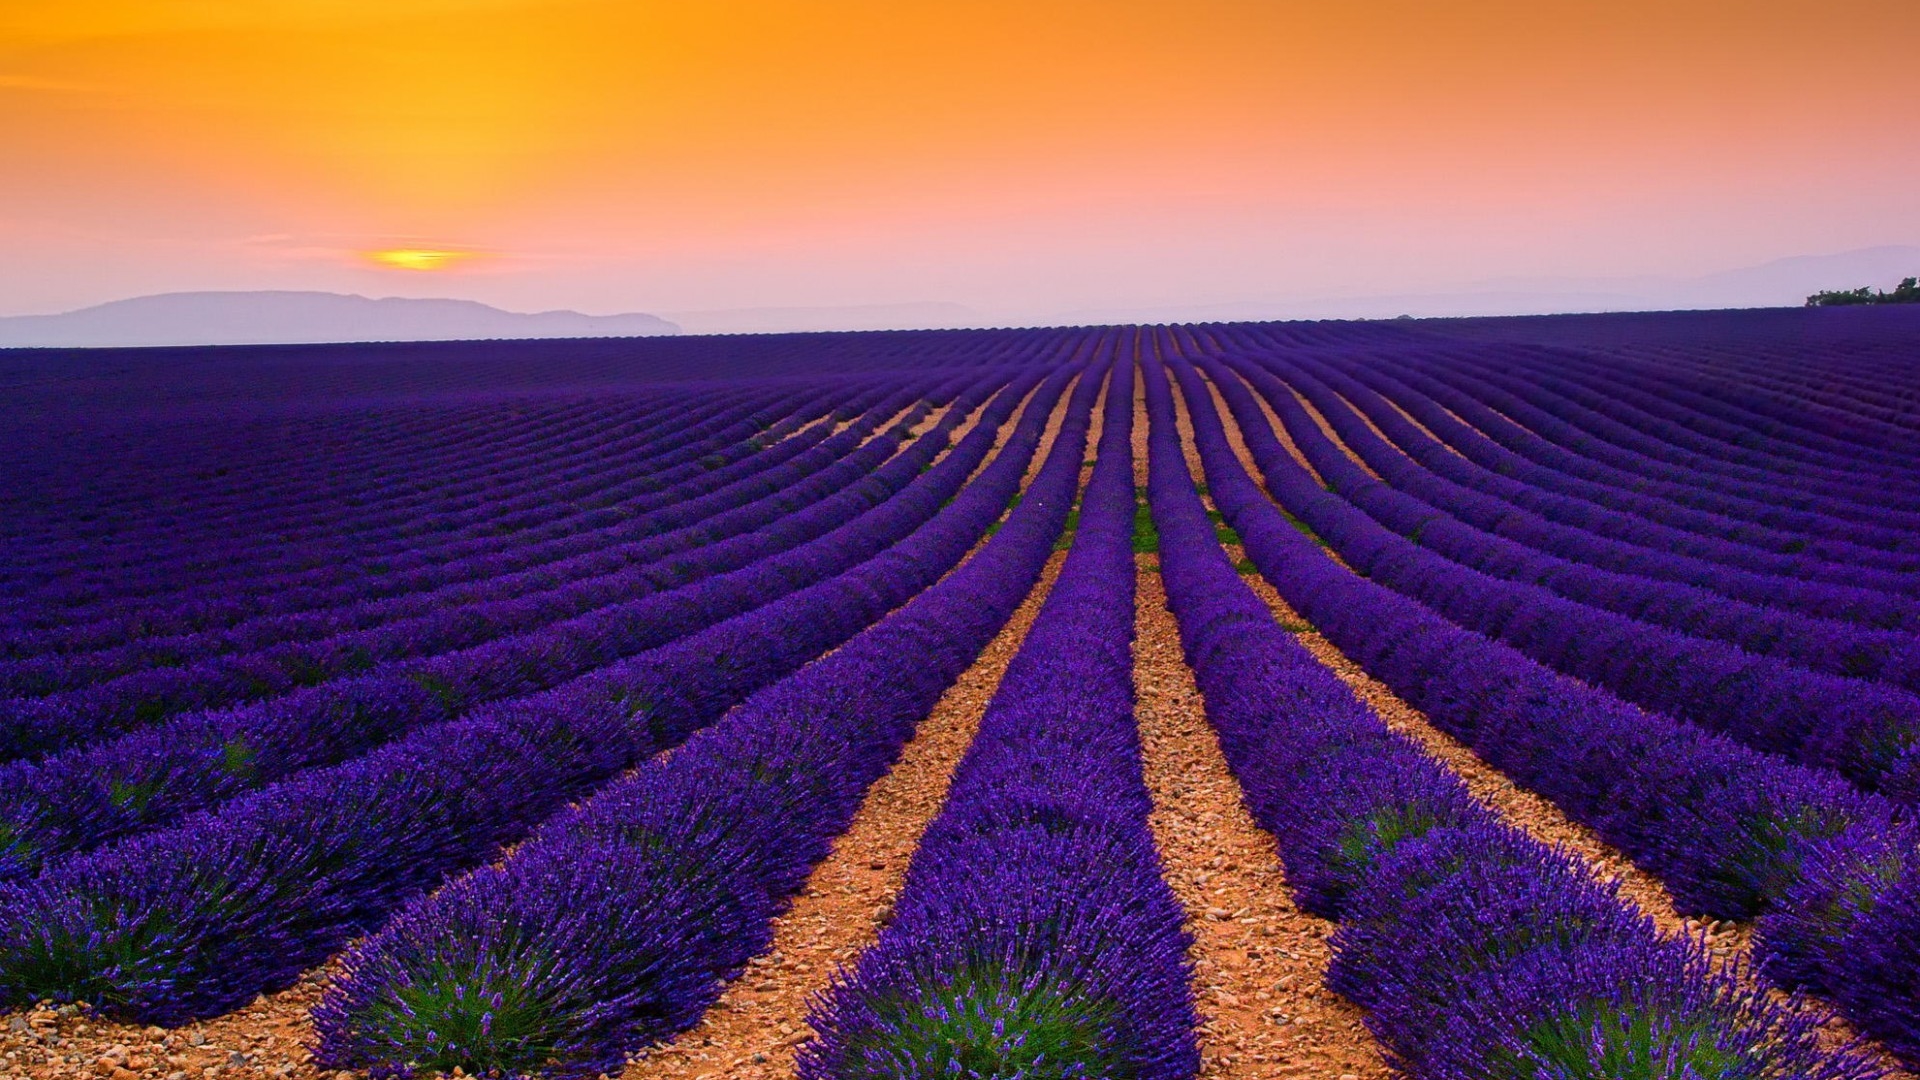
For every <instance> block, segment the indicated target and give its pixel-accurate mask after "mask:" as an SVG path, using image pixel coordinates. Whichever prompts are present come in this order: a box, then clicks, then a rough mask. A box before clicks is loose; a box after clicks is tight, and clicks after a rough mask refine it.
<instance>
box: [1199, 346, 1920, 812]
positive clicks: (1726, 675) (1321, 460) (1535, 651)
mask: <svg viewBox="0 0 1920 1080" xmlns="http://www.w3.org/2000/svg"><path fill="white" fill-rule="evenodd" d="M1215 370H1219V369H1218V368H1216V369H1215ZM1283 370H1286V371H1287V377H1288V380H1289V381H1288V383H1287V384H1286V385H1285V386H1282V385H1281V384H1280V383H1279V382H1278V381H1277V380H1274V379H1272V378H1271V377H1268V378H1264V379H1263V378H1262V377H1261V374H1260V372H1258V371H1257V370H1256V371H1255V372H1254V373H1253V379H1254V382H1255V384H1256V385H1257V386H1259V387H1260V388H1261V389H1263V390H1264V391H1265V395H1264V396H1265V398H1266V400H1267V402H1268V404H1269V405H1271V406H1272V407H1273V408H1274V409H1275V410H1276V412H1277V413H1278V414H1279V415H1280V417H1281V419H1282V421H1283V423H1284V424H1285V426H1286V428H1287V431H1288V433H1289V434H1290V435H1291V436H1292V438H1293V441H1294V444H1295V445H1296V446H1298V447H1300V448H1301V450H1302V452H1303V453H1304V454H1305V455H1306V457H1307V459H1308V460H1309V462H1311V463H1312V464H1313V466H1314V467H1315V469H1316V470H1317V471H1318V474H1319V476H1318V480H1317V481H1316V478H1315V477H1313V476H1311V475H1309V474H1308V473H1307V471H1306V469H1305V468H1303V467H1302V466H1300V465H1299V464H1297V463H1296V462H1294V460H1293V459H1292V458H1291V457H1290V456H1289V455H1287V454H1285V453H1280V452H1277V451H1269V452H1268V453H1266V454H1264V455H1263V457H1262V458H1261V460H1260V465H1261V469H1262V472H1263V473H1264V474H1265V476H1266V480H1267V485H1268V487H1269V489H1270V490H1272V491H1273V493H1274V496H1275V498H1277V499H1278V500H1279V501H1280V502H1281V504H1282V505H1283V506H1285V507H1286V508H1287V509H1288V511H1289V512H1291V513H1293V514H1295V515H1296V516H1298V517H1299V518H1300V519H1301V520H1302V521H1304V522H1306V523H1307V524H1308V525H1309V526H1311V527H1312V528H1313V529H1314V530H1315V531H1316V532H1317V533H1318V534H1319V535H1320V536H1321V537H1322V538H1323V539H1325V540H1326V541H1327V542H1328V543H1329V544H1330V545H1331V546H1332V547H1333V549H1334V550H1335V551H1336V552H1337V553H1339V555H1340V556H1341V557H1342V558H1343V559H1345V560H1346V561H1347V563H1348V564H1349V565H1351V566H1352V567H1353V568H1354V569H1355V570H1357V571H1358V572H1360V573H1362V574H1365V575H1367V576H1368V577H1370V578H1372V579H1374V580H1376V581H1379V582H1380V583H1381V584H1384V585H1387V586H1389V587H1390V588H1393V589H1395V590H1396V591H1398V592H1401V593H1403V594H1404V595H1407V596H1410V597H1412V598H1414V599H1417V600H1419V601H1421V602H1422V603H1424V604H1426V605H1427V606H1428V607H1430V608H1432V609H1434V610H1435V611H1438V612H1439V613H1441V614H1443V615H1445V616H1447V617H1448V618H1449V619H1451V620H1453V621H1454V622H1455V623H1458V624H1459V625H1461V626H1464V627H1467V628H1469V629H1472V630H1476V631H1479V632H1480V633H1483V634H1485V635H1487V636H1488V637H1491V638H1494V639H1496V640H1500V641H1503V642H1506V643H1508V644H1510V645H1513V646H1514V647H1515V648H1517V649H1519V650H1521V651H1522V652H1524V653H1526V654H1527V655H1529V656H1531V657H1533V658H1534V659H1536V660H1538V661H1540V662H1541V663H1544V664H1546V665H1548V666H1549V667H1552V668H1554V669H1556V670H1558V671H1561V672H1564V673H1566V674H1569V675H1572V676H1574V677H1576V678H1580V679H1583V680H1585V681H1587V682H1589V683H1592V684H1594V685H1596V686H1602V687H1605V688H1607V689H1608V690H1611V691H1613V692H1614V693H1616V694H1619V695H1620V696H1621V697H1623V698H1625V699H1627V700H1629V701H1633V702H1635V703H1637V704H1640V705H1643V706H1645V707H1647V708H1649V709H1654V710H1658V711H1660V712H1663V713H1666V714H1667V715H1670V716H1674V717H1676V718H1679V719H1683V720H1687V721H1689V722H1692V723H1697V724H1700V725H1701V726H1704V727H1708V728H1711V729H1713V730H1716V731H1722V732H1725V733H1727V734H1728V735H1730V736H1732V737H1733V738H1736V739H1738V740H1740V741H1742V742H1744V743H1747V744H1749V745H1752V746H1754V747H1756V748H1758V749H1762V750H1767V751H1771V752H1776V753H1780V754H1783V755H1785V756H1789V757H1791V758H1793V759H1794V760H1798V761H1803V762H1806V763H1808V764H1816V765H1821V766H1824V767H1827V768H1832V769H1835V770H1836V771H1840V772H1842V773H1844V774H1845V775H1847V776H1849V777H1851V778H1853V779H1855V780H1856V781H1857V782H1859V783H1860V784H1861V785H1862V786H1863V787H1866V788H1868V789H1870V790H1886V791H1887V792H1888V793H1889V794H1891V795H1893V796H1895V797H1898V798H1902V799H1909V800H1910V799H1913V798H1916V797H1920V775H1916V773H1915V769H1916V766H1920V757H1915V756H1914V755H1911V754H1908V753H1903V752H1902V751H1903V749H1904V748H1906V747H1908V746H1910V745H1911V744H1912V743H1913V741H1914V739H1915V737H1916V736H1920V697H1915V696H1914V695H1913V693H1912V692H1911V691H1910V690H1908V689H1906V687H1905V686H1904V685H1898V686H1880V685H1874V684H1873V683H1870V682H1862V681H1860V680H1857V679H1851V678H1848V677H1846V676H1845V675H1844V674H1841V672H1842V671H1844V670H1845V666H1844V665H1843V664H1841V663H1840V661H1842V660H1844V659H1846V658H1847V657H1848V656H1849V655H1850V654H1849V653H1848V652H1847V651H1846V649H1845V646H1847V645H1848V644H1849V641H1848V639H1847V638H1845V637H1842V638H1840V639H1839V640H1837V641H1836V640H1831V639H1827V638H1822V637H1821V636H1819V635H1818V633H1817V632H1815V633H1814V634H1813V635H1812V637H1811V641H1810V642H1809V643H1808V645H1807V646H1806V648H1804V649H1801V650H1798V653H1797V654H1796V650H1795V649H1794V648H1793V643H1792V641H1791V640H1788V641H1782V642H1780V644H1781V645H1782V646H1783V647H1782V649H1781V650H1780V651H1781V653H1783V654H1784V657H1769V656H1757V655H1754V654H1753V653H1750V652H1747V651H1744V650H1742V649H1741V648H1739V647H1737V646H1735V645H1733V644H1730V643H1726V642H1724V641H1717V640H1712V639H1711V638H1710V637H1708V636H1707V631H1706V630H1705V629H1704V628H1702V627H1700V626H1699V625H1697V624H1699V623H1707V624H1708V626H1711V625H1712V623H1713V622H1714V621H1716V615H1717V621H1719V622H1721V623H1723V624H1724V623H1726V622H1729V621H1739V620H1740V617H1741V615H1742V614H1744V613H1743V612H1742V611H1740V610H1738V609H1736V610H1733V611H1721V612H1717V613H1715V612H1713V611H1712V610H1711V609H1712V606H1713V604H1714V601H1715V599H1716V598H1715V597H1714V596H1713V595H1712V594H1711V593H1707V592H1705V591H1704V590H1698V589H1692V590H1685V591H1683V590H1682V589H1681V588H1679V587H1676V586H1673V585H1669V584H1667V583H1658V582H1651V581H1647V580H1645V579H1639V578H1635V577H1632V576H1628V575H1614V574H1605V575H1603V574H1597V573H1586V572H1583V571H1582V570H1581V568H1579V567H1577V566H1574V565H1572V564H1570V563H1566V562H1561V561H1557V560H1553V561H1550V560H1549V559H1548V557H1546V556H1544V554H1543V553H1539V552H1537V551H1535V550H1534V549H1530V548H1526V547H1525V546H1524V545H1520V544H1517V543H1514V542H1511V541H1505V540H1502V539H1499V538H1489V537H1483V536H1481V535H1478V534H1476V533H1474V532H1473V531H1471V530H1466V529H1459V530H1453V531H1449V530H1447V529H1446V528H1445V527H1444V520H1445V515H1444V514H1443V513H1442V512H1441V511H1439V510H1437V509H1436V508H1435V507H1433V506H1432V505H1431V504H1427V503H1422V502H1419V501H1418V500H1415V499H1412V498H1411V497H1407V496H1401V495H1399V494H1398V493H1397V492H1395V491H1394V490H1393V489H1391V488H1389V487H1387V486H1386V485H1385V484H1382V483H1381V482H1380V481H1377V480H1375V479H1374V478H1373V477H1372V476H1371V475H1370V474H1368V473H1367V472H1365V471H1364V470H1362V469H1361V468H1360V467H1359V466H1358V465H1356V464H1355V463H1354V462H1353V461H1351V460H1349V459H1348V458H1347V456H1346V454H1345V453H1343V452H1342V450H1341V449H1340V448H1338V447H1336V446H1334V445H1333V444H1332V443H1331V442H1330V441H1329V440H1328V439H1327V438H1326V437H1325V436H1324V435H1322V434H1321V433H1320V431H1319V430H1318V428H1317V427H1315V426H1314V425H1313V423H1312V421H1311V420H1310V419H1309V418H1308V417H1307V416H1306V415H1305V413H1304V411H1303V410H1302V408H1301V406H1300V404H1299V403H1298V402H1297V401H1296V399H1295V398H1294V396H1293V394H1292V393H1289V392H1288V389H1287V388H1288V387H1294V388H1299V389H1300V391H1301V392H1302V393H1304V394H1308V395H1311V396H1312V397H1319V400H1320V401H1322V402H1324V403H1326V404H1327V405H1328V407H1329V408H1331V406H1332V405H1333V404H1334V402H1333V401H1331V400H1329V398H1327V397H1324V396H1320V395H1319V393H1318V390H1319V384H1318V382H1317V380H1313V379H1311V378H1310V377H1309V376H1307V375H1305V374H1304V373H1301V372H1299V371H1296V370H1294V369H1292V368H1291V366H1290V365H1287V366H1285V367H1283ZM1218 385H1221V386H1222V387H1223V390H1222V392H1223V393H1224V394H1226V395H1227V396H1228V400H1229V403H1230V405H1232V404H1233V403H1235V402H1237V403H1238V404H1237V406H1235V412H1236V415H1238V416H1239V418H1240V419H1241V422H1242V423H1243V424H1247V423H1249V422H1254V421H1259V420H1260V419H1261V417H1260V413H1259V411H1258V409H1257V408H1256V407H1255V406H1253V405H1252V404H1251V402H1250V401H1248V399H1247V397H1246V390H1245V389H1244V388H1243V387H1241V386H1240V385H1239V384H1238V381H1237V380H1234V379H1231V378H1224V377H1223V378H1221V379H1220V380H1219V381H1218ZM1335 415H1337V414H1335ZM1353 434H1354V436H1355V438H1356V440H1358V439H1359V432H1358V431H1355V432H1353ZM1323 483H1324V484H1325V485H1326V487H1327V488H1331V489H1332V491H1333V492H1334V493H1335V494H1329V493H1328V492H1327V491H1326V490H1323V488H1322V486H1321V485H1322V484H1323ZM1336 495H1337V497H1336ZM1356 507H1358V508H1359V510H1360V511H1362V512H1358V513H1356V512H1355V508H1356ZM1436 518H1440V519H1442V527H1441V528H1434V527H1433V522H1434V519H1436ZM1429 533H1432V535H1431V536H1429V535H1428V534H1429ZM1409 537H1413V538H1417V540H1416V539H1410V538H1409ZM1443 548H1444V549H1448V550H1441V549H1443ZM1479 566H1489V567H1490V568H1491V569H1492V570H1493V572H1491V573H1489V572H1483V571H1481V570H1479V569H1477V567H1479ZM1542 581H1552V582H1555V583H1557V584H1558V586H1559V587H1558V588H1555V587H1550V586H1549V585H1547V584H1536V583H1535V582H1542ZM1569 582H1579V583H1580V584H1578V585H1570V584H1568V583H1569ZM1568 592H1574V593H1577V594H1581V599H1585V598H1587V597H1588V596H1592V595H1595V594H1597V595H1598V596H1604V597H1606V598H1607V599H1606V601H1605V602H1604V604H1603V606H1604V607H1609V608H1610V607H1615V606H1633V605H1635V604H1636V602H1637V603H1638V605H1639V607H1640V611H1639V612H1637V613H1641V614H1644V613H1645V609H1646V608H1648V607H1655V606H1659V607H1661V608H1663V609H1664V610H1665V611H1667V612H1669V613H1671V615H1670V617H1669V618H1667V619H1665V620H1654V619H1648V620H1647V621H1641V620H1637V619H1634V618H1629V617H1628V616H1626V615H1622V614H1617V613H1615V612H1613V611H1609V610H1602V609H1601V608H1600V607H1596V606H1593V605H1591V604H1587V603H1582V602H1580V600H1579V599H1573V598H1569V597H1568V596H1566V595H1565V594H1566V593H1568ZM1701 608H1707V609H1708V614H1707V615H1706V616H1704V617H1701V616H1697V615H1696V614H1695V613H1696V612H1698V611H1699V609H1701ZM1768 614H1769V613H1768V612H1767V611H1766V610H1765V609H1763V610H1761V611H1760V612H1758V613H1757V615H1755V616H1753V617H1750V618H1748V619H1747V620H1746V621H1745V625H1747V626H1749V627H1750V628H1760V627H1761V626H1762V625H1763V622H1762V620H1765V619H1766V618H1767V616H1768ZM1658 621H1666V622H1669V623H1673V624H1677V625H1678V627H1679V628H1678V629H1670V628H1668V627H1666V626H1661V625H1656V622H1658ZM1775 625H1776V626H1780V625H1789V623H1786V622H1784V621H1780V620H1776V622H1775ZM1841 629H1842V630H1843V631H1844V630H1845V629H1847V628H1845V627H1842V628H1841ZM1862 636H1864V635H1862ZM1881 637H1883V638H1886V639H1890V640H1886V641H1883V642H1881V646H1882V647H1881V653H1880V655H1881V656H1882V657H1883V658H1884V659H1885V661H1886V663H1885V664H1883V665H1882V666H1881V668H1882V670H1883V671H1885V672H1886V673H1887V674H1888V675H1889V676H1890V677H1891V676H1896V675H1898V674H1899V673H1900V672H1902V671H1908V670H1911V669H1913V668H1914V667H1915V666H1916V665H1917V664H1920V649H1916V648H1915V647H1914V645H1913V642H1912V641H1911V639H1906V640H1902V639H1901V636H1900V635H1894V634H1883V635H1881ZM1776 640H1778V639H1776ZM1856 640H1857V639H1856ZM1825 646H1832V647H1834V648H1836V649H1837V650H1838V651H1837V652H1836V653H1833V654H1830V655H1832V657H1833V659H1834V660H1835V664H1834V665H1833V668H1834V669H1836V670H1834V673H1832V674H1828V673H1824V672H1818V671H1810V670H1807V667H1806V666H1802V665H1801V664H1796V663H1794V662H1792V661H1794V660H1803V659H1805V653H1807V652H1818V651H1820V650H1821V649H1822V648H1823V647H1825ZM1913 678H1914V676H1911V675H1909V676H1907V679H1908V680H1912V679H1913ZM1890 681H1891V679H1890Z"/></svg>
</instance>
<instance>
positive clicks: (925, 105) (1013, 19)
mask: <svg viewBox="0 0 1920 1080" xmlns="http://www.w3.org/2000/svg"><path fill="white" fill-rule="evenodd" d="M1841 10H1844V11H1845V13H1846V17H1845V19H1844V20H1843V19H1840V18H1838V17H1835V16H1834V15H1831V14H1828V13H1835V12H1839V11H1841ZM1816 13H1817V14H1816ZM1916 56H1920V9H1916V7H1915V5H1914V4H1913V3H1912V2H1911V0H1899V2H1894V0H1859V2H1854V3H1851V4H1848V5H1845V6H1844V8H1842V7H1838V6H1832V5H1815V4H1809V3H1775V2H1769V0H1745V2H1739V3H1735V2H1726V3H1721V2H1711V3H1688V2H1686V0H1668V2H1665V3H1643V2H1640V0H1613V2H1609V3H1586V2H1562V3H1531V4H1523V3H1511V2H1505V0H1480V2H1462V3H1438V2H1422V3H1413V2H1406V0H1398V2H1394V0H1388V2H1378V3H1369V4H1361V3H1344V2H1338V3H1328V2H1326V0H1318V2H1314V3H1304V2H1291V0H1266V2H1227V0H1186V2H1184V3H1178V4H1174V3H1150V2H1146V0H1022V2H1018V3H1015V2H1010V0H1009V2H1003V0H946V2H940V3H919V2H913V0H889V2H883V0H814V2H805V3H803V2H798V0H791V2H773V0H0V148H4V149H0V314H13V313H23V312H30V311H48V310H57V309H62V308H67V307H73V306H78V305H80V304H84V303H91V302H96V301H100V300H105V299H111V298H115V297H119V296H125V295H133V294H137V293H144V292H156V291H163V290H167V289H184V288H331V289H341V290H348V291H359V292H368V293H376V294H387V293H396V294H413V295H461V296H471V297H473V298H476V299H481V300H487V301H489V302H493V303H499V304H502V305H503V306H508V307H514V308H520V309H530V308H539V307H552V306H565V307H574V308H578V309H580V310H587V311H616V310H654V311H675V310H688V309H701V308H723V307H739V306H760V305H773V304H861V303H888V302H899V301H914V300H948V301H956V302H959V303H963V304H968V305H971V306H973V307H975V308H977V309H978V310H981V311H982V312H986V313H989V314H993V315H997V316H1004V317H1007V318H1045V317H1048V316H1049V315H1057V314H1061V313H1068V312H1072V311H1075V310H1079V309H1083V308H1087V307H1099V308H1113V307H1116V306H1124V305H1128V304H1142V305H1150V304H1161V303H1176V302H1178V303H1201V302H1212V301H1224V300H1235V299H1243V298H1249V297H1260V296H1275V295H1283V294H1298V293H1307V292H1314V291H1318V290H1338V289H1349V288H1374V289H1376V290H1384V291H1401V290H1406V289H1413V288H1422V287H1429V286H1437V285H1444V284H1448V283H1456V282H1463V281H1470V280H1474V279H1477V278H1486V277H1502V276H1516V275H1517V276H1525V275H1541V274H1554V275H1600V274H1637V273H1674V274H1694V273H1704V272H1709V271H1714V270H1719V269H1726V268H1730V267H1734V266H1740V265H1744V264H1748V263H1753V262H1759V261H1764V260H1766V259H1771V258H1776V257H1779V256H1785V255H1795V254H1812V253H1822V252H1828V251H1837V250H1843V249H1847V248H1852V247H1864V246H1869V245H1875V244H1893V243H1920V202H1917V201H1916V200H1915V199H1914V198H1913V197H1912V190H1913V184H1914V180H1915V177H1916V175H1920V114H1917V113H1916V110H1915V109H1914V108H1913V106H1912V102H1911V99H1912V94H1913V84H1914V76H1913V72H1914V69H1915V67H1916V64H1915V60H1914V58H1915V57H1916ZM393 248H401V249H420V250H428V251H434V250H451V251H455V252H460V253H465V254H468V255H470V256H471V257H467V258H458V259H449V260H443V261H440V262H438V263H437V264H436V265H437V266H438V269H435V270H433V271H431V272H422V271H419V270H415V269H409V268H408V267H407V265H405V263H406V260H404V259H402V260H397V261H390V262H387V263H375V262H372V261H369V260H366V259H365V258H363V257H362V256H361V254H360V253H362V252H366V251H369V250H380V249H393ZM1837 284H1852V283H1846V282H1843V283H1837Z"/></svg>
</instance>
